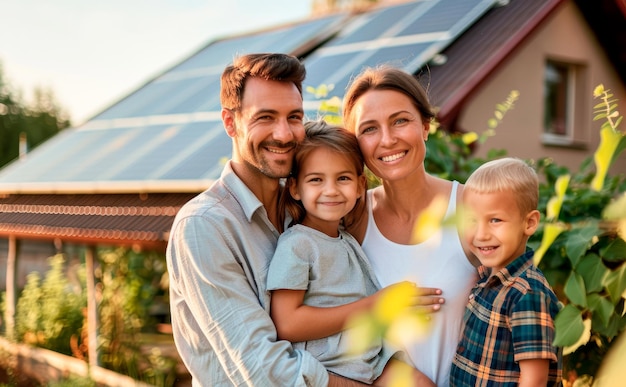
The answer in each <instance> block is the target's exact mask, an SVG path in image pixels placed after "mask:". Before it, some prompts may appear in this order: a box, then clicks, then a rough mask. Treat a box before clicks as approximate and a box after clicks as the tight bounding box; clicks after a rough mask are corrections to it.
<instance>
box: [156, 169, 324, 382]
mask: <svg viewBox="0 0 626 387" xmlns="http://www.w3.org/2000/svg"><path fill="white" fill-rule="evenodd" d="M278 236H279V233H278V231H277V230H276V228H275V227H274V226H273V225H272V223H271V222H270V221H269V219H268V217H267V212H266V211H265V208H264V207H263V205H262V203H261V202H260V201H259V200H258V199H257V198H256V196H254V194H253V193H252V191H250V190H249V189H248V187H247V186H246V185H245V184H244V183H243V182H242V181H241V180H240V179H239V178H238V177H237V175H235V173H234V172H233V170H232V168H231V166H230V162H229V163H228V164H227V165H226V167H225V168H224V171H223V172H222V176H221V178H220V179H219V180H218V181H217V182H215V183H214V184H213V185H212V186H211V187H210V188H209V189H208V190H206V191H205V192H203V193H201V194H200V195H198V196H197V197H195V198H194V199H192V200H191V201H189V202H188V203H187V204H185V205H184V206H183V207H182V208H181V210H180V211H179V213H178V215H177V216H176V219H175V220H174V224H173V226H172V230H171V233H170V240H169V244H168V246H167V267H168V271H169V276H170V307H171V314H172V328H173V333H174V341H175V342H176V347H177V349H178V352H179V354H180V356H181V358H182V359H183V361H184V363H185V365H186V366H187V369H188V370H189V371H190V373H191V375H192V377H193V382H192V383H193V385H194V386H232V385H237V386H239V385H242V386H326V385H327V384H328V373H327V372H326V370H325V369H324V367H323V366H322V365H321V364H320V363H319V362H318V361H317V360H316V359H315V358H313V356H311V354H310V353H308V352H306V351H299V350H294V349H293V348H292V346H291V344H290V343H289V342H288V341H276V329H275V327H274V324H273V322H272V320H271V318H270V316H269V307H270V295H269V292H268V291H267V290H266V279H267V269H268V267H269V262H270V260H271V258H272V255H273V254H274V249H275V247H276V242H277V240H278Z"/></svg>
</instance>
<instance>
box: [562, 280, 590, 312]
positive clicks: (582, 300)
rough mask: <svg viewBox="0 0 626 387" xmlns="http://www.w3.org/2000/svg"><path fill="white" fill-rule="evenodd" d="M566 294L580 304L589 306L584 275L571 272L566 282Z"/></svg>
mask: <svg viewBox="0 0 626 387" xmlns="http://www.w3.org/2000/svg"><path fill="white" fill-rule="evenodd" d="M564 290H565V295H566V296H567V298H568V299H569V300H570V301H571V302H572V303H573V304H576V305H578V306H582V307H587V297H586V295H587V292H586V291H585V281H584V280H583V277H582V276H581V275H580V274H578V273H576V272H571V273H570V275H569V278H568V279H567V282H566V283H565V289H564Z"/></svg>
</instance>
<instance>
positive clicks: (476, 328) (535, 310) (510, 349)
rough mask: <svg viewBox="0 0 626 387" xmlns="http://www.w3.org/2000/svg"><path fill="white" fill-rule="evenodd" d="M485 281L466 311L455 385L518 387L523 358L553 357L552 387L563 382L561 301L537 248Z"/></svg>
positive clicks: (483, 270) (482, 277)
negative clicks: (557, 333)
mask: <svg viewBox="0 0 626 387" xmlns="http://www.w3.org/2000/svg"><path fill="white" fill-rule="evenodd" d="M479 272H480V280H479V281H478V283H477V284H476V286H475V287H474V289H473V290H472V293H471V294H470V300H469V303H468V305H467V308H466V309H465V316H464V318H463V320H464V329H463V332H462V334H461V340H460V342H459V345H458V347H457V351H456V355H455V356H454V361H453V364H452V371H451V373H450V386H451V387H454V386H517V384H518V381H519V376H520V368H519V364H518V362H519V361H520V360H527V359H549V360H550V373H549V378H548V380H549V383H548V384H549V385H560V383H561V363H562V349H561V348H557V347H554V346H553V345H552V342H553V340H554V317H555V316H556V314H557V312H558V311H559V306H558V300H557V298H556V296H555V294H554V292H553V291H552V289H551V288H550V285H549V284H548V281H546V278H545V277H544V276H543V273H541V271H539V269H537V268H536V267H535V266H534V265H533V251H532V250H530V249H528V250H527V251H526V253H525V254H523V255H522V256H520V257H518V258H517V259H515V260H514V261H513V262H511V263H510V264H509V265H508V266H507V267H506V268H504V269H502V270H501V271H499V272H498V273H495V274H494V275H493V276H491V277H490V276H489V272H488V269H487V268H485V267H482V266H481V267H480V269H479Z"/></svg>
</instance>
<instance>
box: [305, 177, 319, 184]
mask: <svg viewBox="0 0 626 387" xmlns="http://www.w3.org/2000/svg"><path fill="white" fill-rule="evenodd" d="M320 181H322V179H321V178H319V177H311V178H309V179H307V180H306V182H307V183H319V182H320Z"/></svg>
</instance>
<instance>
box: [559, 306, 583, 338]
mask: <svg viewBox="0 0 626 387" xmlns="http://www.w3.org/2000/svg"><path fill="white" fill-rule="evenodd" d="M554 326H555V330H556V335H555V338H554V345H556V346H558V347H567V346H570V345H573V344H574V343H576V342H577V341H578V339H579V338H580V337H581V336H582V334H583V332H584V330H585V326H584V324H583V314H582V311H581V310H579V309H578V308H577V307H575V306H574V305H571V304H570V305H565V307H564V308H563V309H561V310H560V311H559V313H558V314H557V315H556V318H555V319H554Z"/></svg>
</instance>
